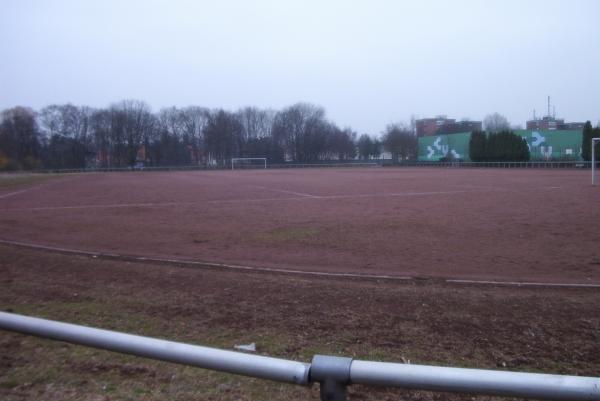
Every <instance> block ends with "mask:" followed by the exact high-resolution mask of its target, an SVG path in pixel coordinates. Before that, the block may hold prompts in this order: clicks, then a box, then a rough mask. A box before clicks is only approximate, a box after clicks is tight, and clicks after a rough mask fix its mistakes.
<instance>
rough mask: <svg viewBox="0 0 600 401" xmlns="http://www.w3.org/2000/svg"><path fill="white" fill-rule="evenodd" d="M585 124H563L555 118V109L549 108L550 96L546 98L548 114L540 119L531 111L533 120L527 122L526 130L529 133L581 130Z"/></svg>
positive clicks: (561, 120) (560, 119) (562, 121)
mask: <svg viewBox="0 0 600 401" xmlns="http://www.w3.org/2000/svg"><path fill="white" fill-rule="evenodd" d="M584 125H585V123H582V122H570V123H568V122H565V120H564V119H562V118H556V107H554V106H551V104H550V96H548V114H546V115H545V116H543V117H542V118H538V117H536V115H535V110H534V111H533V119H532V120H529V121H527V126H526V128H527V129H528V130H530V131H535V130H544V131H558V130H582V129H583V126H584Z"/></svg>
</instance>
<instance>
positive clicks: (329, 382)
mask: <svg viewBox="0 0 600 401" xmlns="http://www.w3.org/2000/svg"><path fill="white" fill-rule="evenodd" d="M351 365H352V358H342V357H338V356H328V355H315V356H314V357H313V359H312V363H311V365H310V373H309V375H310V381H312V382H319V384H320V386H321V401H346V397H347V396H348V392H347V389H346V388H347V387H348V385H349V384H350V367H351Z"/></svg>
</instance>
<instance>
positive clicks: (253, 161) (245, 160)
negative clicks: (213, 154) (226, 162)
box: [231, 157, 267, 170]
mask: <svg viewBox="0 0 600 401" xmlns="http://www.w3.org/2000/svg"><path fill="white" fill-rule="evenodd" d="M236 164H239V165H241V166H244V167H242V168H246V167H248V166H253V167H258V168H267V158H266V157H232V158H231V169H232V170H235V165H236Z"/></svg>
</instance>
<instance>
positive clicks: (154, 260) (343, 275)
mask: <svg viewBox="0 0 600 401" xmlns="http://www.w3.org/2000/svg"><path fill="white" fill-rule="evenodd" d="M0 244H5V245H11V246H19V247H23V248H30V249H38V250H44V251H50V252H60V253H66V254H71V255H81V256H90V257H93V258H104V259H118V260H125V261H137V262H149V263H164V264H176V265H182V266H189V267H197V268H220V269H230V270H241V271H249V272H261V273H283V274H290V275H300V276H318V277H337V278H362V279H371V280H389V281H414V282H416V281H432V282H435V281H438V282H439V280H440V278H439V277H429V278H416V277H411V276H389V275H376V274H358V273H328V272H319V271H310V270H307V271H304V270H295V269H281V268H270V267H255V266H242V265H232V264H226V263H215V262H199V261H198V262H196V261H192V260H181V259H170V258H153V257H145V256H133V255H121V254H116V253H104V252H94V251H84V250H80V249H70V248H60V247H53V246H48V245H39V244H31V243H27V242H20V241H10V240H4V239H0ZM441 279H442V280H443V281H444V282H445V283H448V284H466V285H471V284H473V285H503V286H510V287H562V288H600V284H580V283H573V284H567V283H537V282H519V281H489V280H460V279H443V278H441Z"/></svg>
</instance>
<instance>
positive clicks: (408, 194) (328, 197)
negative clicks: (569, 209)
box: [0, 189, 503, 213]
mask: <svg viewBox="0 0 600 401" xmlns="http://www.w3.org/2000/svg"><path fill="white" fill-rule="evenodd" d="M274 191H277V192H284V190H274ZM498 191H503V190H502V189H472V190H457V191H428V192H399V193H387V194H386V193H383V194H353V195H352V194H351V195H311V194H305V193H300V192H291V191H285V193H290V194H295V195H298V197H286V198H251V199H219V200H216V199H215V200H206V201H202V202H156V203H152V202H147V203H115V204H107V205H72V206H68V205H67V206H39V207H29V208H13V209H0V213H1V212H19V211H21V212H22V211H43V210H62V209H102V208H106V209H112V208H127V207H165V206H186V205H187V206H194V205H204V204H213V203H217V204H224V203H250V202H281V201H301V200H332V199H333V200H335V199H361V198H386V197H390V198H392V197H393V198H399V197H411V196H432V195H455V194H465V193H476V192H498Z"/></svg>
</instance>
